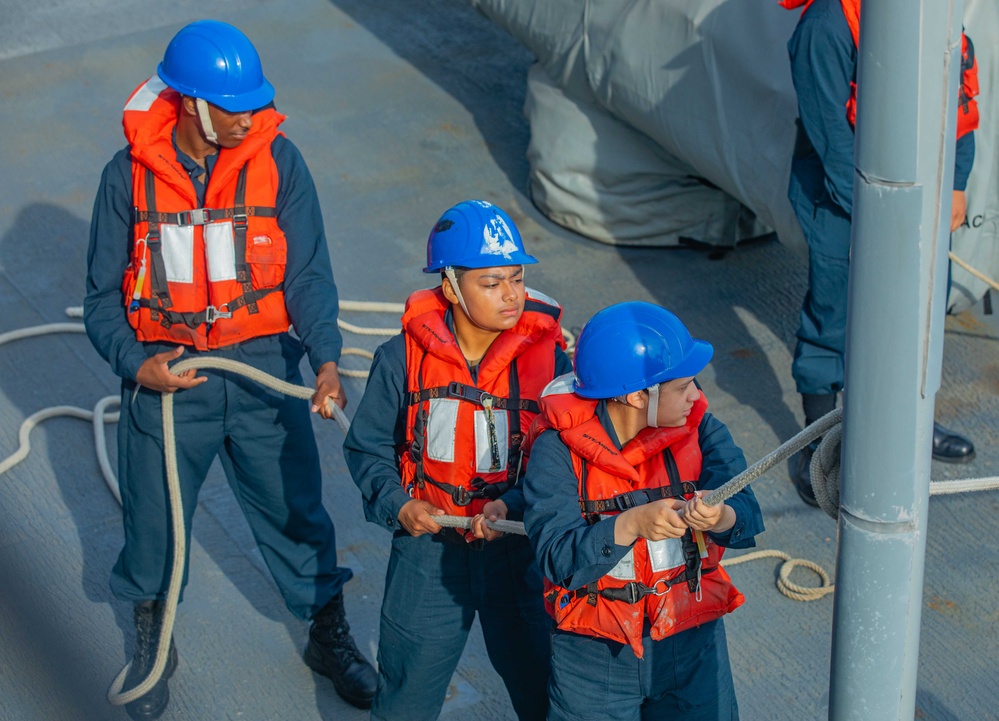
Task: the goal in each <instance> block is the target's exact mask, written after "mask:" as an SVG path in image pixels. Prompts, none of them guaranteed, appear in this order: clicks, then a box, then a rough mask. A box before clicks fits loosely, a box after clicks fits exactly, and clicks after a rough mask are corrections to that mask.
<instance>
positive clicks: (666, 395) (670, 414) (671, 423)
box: [656, 376, 701, 428]
mask: <svg viewBox="0 0 999 721" xmlns="http://www.w3.org/2000/svg"><path fill="white" fill-rule="evenodd" d="M700 395H701V392H700V391H699V390H698V389H697V386H696V385H694V377H693V376H690V377H688V378H677V379H675V380H671V381H666V382H665V383H663V384H661V385H660V386H659V413H658V414H657V416H656V422H657V423H658V424H659V427H660V428H677V427H679V426H683V425H686V423H687V416H689V415H690V410H691V408H693V407H694V401H696V400H697V399H698V398H699V397H700Z"/></svg>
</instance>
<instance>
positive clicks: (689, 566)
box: [523, 301, 763, 721]
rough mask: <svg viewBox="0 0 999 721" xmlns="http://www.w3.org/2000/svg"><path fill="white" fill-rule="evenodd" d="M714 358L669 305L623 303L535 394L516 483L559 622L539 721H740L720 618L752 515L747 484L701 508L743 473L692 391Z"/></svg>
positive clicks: (587, 332)
mask: <svg viewBox="0 0 999 721" xmlns="http://www.w3.org/2000/svg"><path fill="white" fill-rule="evenodd" d="M711 355H712V348H711V345H710V344H709V343H707V342H706V341H703V340H699V339H696V338H693V337H691V335H690V333H689V332H688V330H687V328H686V327H685V326H684V324H683V323H682V322H681V321H680V319H679V318H677V317H676V316H675V315H674V314H673V313H671V312H669V311H668V310H666V309H665V308H661V307H659V306H657V305H654V304H652V303H644V302H637V301H632V302H626V303H619V304H617V305H613V306H610V307H609V308H605V309H604V310H602V311H600V312H599V313H597V314H596V315H594V316H593V317H592V318H591V319H590V320H589V321H588V322H587V323H586V325H585V326H584V327H583V330H582V332H581V333H580V336H579V342H578V344H577V346H576V354H575V358H574V368H575V371H574V373H573V374H568V375H566V376H563V377H560V378H556V379H555V380H554V381H552V383H550V384H549V385H548V387H547V388H545V391H544V393H543V394H542V397H541V399H540V401H539V406H540V414H539V415H538V417H537V418H536V419H535V421H534V423H533V425H532V426H531V432H530V434H529V442H531V451H530V458H531V465H530V467H529V468H528V472H527V475H526V476H525V478H524V484H523V485H524V499H525V511H524V526H525V529H526V531H527V533H528V536H529V537H530V539H531V545H532V546H533V548H534V550H535V553H536V556H537V561H538V564H539V565H540V566H541V570H542V572H543V573H544V574H545V576H546V577H547V580H548V584H547V586H546V593H545V600H546V601H547V609H548V612H549V614H550V615H551V616H552V618H553V619H554V621H555V625H556V631H555V633H554V634H553V635H552V669H551V680H550V682H549V687H548V691H549V699H550V704H551V705H550V709H549V715H548V721H570V720H571V719H579V718H590V717H591V716H592V714H593V711H594V709H600V710H601V715H602V717H607V718H622V719H623V718H635V719H637V718H639V716H641V717H642V718H650V719H651V718H656V719H666V718H668V719H676V720H677V721H695V720H703V719H709V718H710V719H723V718H724V719H734V718H738V705H737V702H736V698H735V687H734V685H733V681H732V672H731V668H730V665H729V660H728V649H727V643H726V639H725V629H724V622H723V617H724V616H725V615H726V614H728V613H730V612H731V611H733V610H735V609H736V608H737V607H738V606H739V605H740V604H741V603H742V602H743V601H744V598H743V596H742V594H740V593H739V592H738V590H737V589H736V588H735V587H734V586H733V585H732V583H731V579H729V578H728V576H727V574H726V573H725V571H724V569H723V568H722V567H721V566H720V560H721V556H722V553H723V550H724V548H748V547H751V546H753V545H755V542H754V540H753V538H754V536H756V535H757V534H759V533H760V532H762V531H763V520H762V516H761V514H760V508H759V505H758V503H757V502H756V498H755V496H754V495H753V493H752V491H751V490H749V488H748V487H747V488H744V489H742V491H740V492H738V493H736V494H735V495H733V496H731V497H730V498H729V499H727V500H726V501H725V502H722V503H719V504H717V505H714V506H708V504H707V503H705V502H704V500H703V498H702V494H704V493H705V492H707V491H710V490H712V489H715V488H718V487H719V486H721V485H722V484H723V483H725V482H726V481H728V480H730V479H731V478H732V477H734V476H735V475H737V474H738V473H739V472H741V471H743V470H745V468H746V462H745V459H744V458H743V455H742V451H740V450H739V448H738V447H737V446H736V445H735V443H734V442H733V440H732V436H731V434H730V433H729V432H728V429H727V428H726V427H725V426H724V424H723V423H722V422H721V421H719V420H718V419H717V418H715V417H714V416H713V415H712V414H711V413H710V412H708V410H707V406H708V404H707V400H706V399H705V398H704V395H703V394H702V392H701V391H700V389H699V388H698V386H697V384H696V383H695V382H694V376H695V375H697V374H698V373H700V372H701V371H702V370H703V369H704V367H705V366H706V365H707V363H708V361H710V359H711ZM595 669H597V670H599V673H595V672H594V670H595Z"/></svg>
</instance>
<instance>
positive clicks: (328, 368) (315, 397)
mask: <svg viewBox="0 0 999 721" xmlns="http://www.w3.org/2000/svg"><path fill="white" fill-rule="evenodd" d="M326 399H330V400H331V401H333V402H334V403H336V404H337V405H338V406H340V408H346V407H347V393H346V391H344V389H343V386H342V385H340V372H339V371H338V370H337V367H336V363H334V362H332V361H330V362H329V363H323V364H322V365H321V366H320V367H319V374H318V375H317V376H316V392H315V393H313V394H312V412H313V413H318V414H319V415H321V416H322V417H323V418H326V419H327V420H329V419H330V418H332V417H333V410H332V409H331V408H329V407H327V405H326Z"/></svg>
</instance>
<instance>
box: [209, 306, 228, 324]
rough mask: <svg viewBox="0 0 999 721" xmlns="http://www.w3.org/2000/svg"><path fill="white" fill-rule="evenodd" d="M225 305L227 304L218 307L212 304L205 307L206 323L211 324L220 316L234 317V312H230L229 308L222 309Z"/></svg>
mask: <svg viewBox="0 0 999 721" xmlns="http://www.w3.org/2000/svg"><path fill="white" fill-rule="evenodd" d="M225 307H226V306H225V305H223V306H221V307H219V308H216V307H215V306H214V305H210V306H208V307H207V308H205V323H206V324H208V325H211V324H212V323H214V322H215V321H217V320H218V319H219V318H232V313H230V312H229V311H227V310H222V308H225Z"/></svg>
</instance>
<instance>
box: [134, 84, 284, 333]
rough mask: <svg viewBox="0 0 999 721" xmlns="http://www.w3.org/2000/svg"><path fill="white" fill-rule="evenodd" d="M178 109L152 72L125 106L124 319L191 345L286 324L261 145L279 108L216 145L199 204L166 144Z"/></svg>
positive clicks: (280, 237)
mask: <svg viewBox="0 0 999 721" xmlns="http://www.w3.org/2000/svg"><path fill="white" fill-rule="evenodd" d="M179 112H180V95H179V94H178V93H177V92H176V91H174V90H171V89H170V88H168V87H166V86H165V85H164V84H163V82H162V81H161V80H160V79H159V78H158V77H155V76H154V77H152V78H150V79H149V80H147V81H146V82H144V83H143V84H142V85H140V86H139V87H138V88H137V89H136V90H135V92H134V93H132V96H131V97H130V98H129V100H128V103H127V104H126V105H125V113H124V119H123V124H124V126H125V137H126V138H127V139H128V142H129V144H130V145H131V154H132V198H133V202H134V203H135V208H134V209H133V218H132V222H133V227H134V231H133V242H132V249H131V254H130V258H129V264H128V267H127V268H126V269H125V275H124V279H123V282H122V291H123V293H124V301H125V305H126V308H127V316H128V322H129V324H130V325H131V326H132V328H134V329H135V335H136V337H137V338H138V339H139V340H140V341H166V342H169V343H182V344H184V345H192V346H194V347H196V348H198V349H199V350H209V349H212V348H219V347H222V346H226V345H230V344H232V343H237V342H239V341H243V340H247V339H250V338H255V337H258V336H263V335H271V334H273V333H281V332H284V331H287V330H288V327H289V326H290V325H291V322H290V320H289V318H288V312H287V310H286V309H285V305H284V292H283V288H284V271H285V265H286V263H287V258H288V247H287V243H286V240H285V236H284V233H283V232H282V231H281V229H280V228H279V227H278V223H277V218H276V211H275V202H276V198H277V190H278V173H277V166H276V165H275V163H274V158H273V157H272V155H271V152H270V146H271V142H272V141H273V140H274V138H275V137H276V136H277V134H278V130H277V128H278V125H279V124H280V123H281V122H282V121H283V120H284V116H283V115H280V114H278V113H277V112H276V111H275V110H273V109H267V110H261V111H259V112H257V113H255V114H254V115H253V128H252V129H251V130H250V132H249V133H248V134H247V136H246V139H245V140H244V141H243V142H242V143H240V145H239V146H238V147H236V148H232V149H228V148H221V149H220V150H219V151H218V159H217V161H216V163H215V168H214V170H213V172H212V175H211V178H210V179H209V181H208V187H207V189H206V191H205V205H204V207H199V206H198V201H197V197H196V195H195V191H194V186H193V184H192V182H191V179H190V178H189V177H188V174H187V172H186V171H185V170H184V169H183V167H181V165H180V163H179V162H178V161H177V159H176V157H177V153H176V151H175V149H174V146H173V139H172V138H173V130H174V128H175V127H176V125H177V118H178V114H179Z"/></svg>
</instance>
